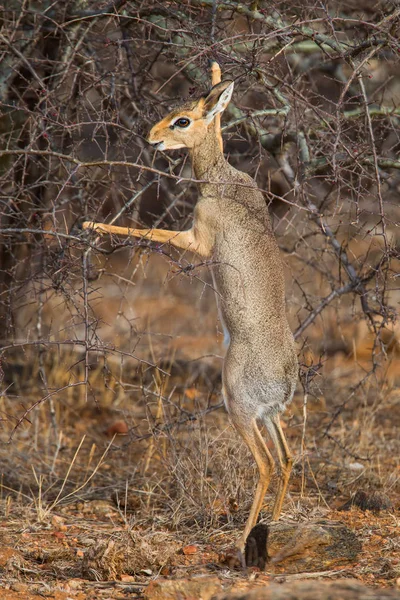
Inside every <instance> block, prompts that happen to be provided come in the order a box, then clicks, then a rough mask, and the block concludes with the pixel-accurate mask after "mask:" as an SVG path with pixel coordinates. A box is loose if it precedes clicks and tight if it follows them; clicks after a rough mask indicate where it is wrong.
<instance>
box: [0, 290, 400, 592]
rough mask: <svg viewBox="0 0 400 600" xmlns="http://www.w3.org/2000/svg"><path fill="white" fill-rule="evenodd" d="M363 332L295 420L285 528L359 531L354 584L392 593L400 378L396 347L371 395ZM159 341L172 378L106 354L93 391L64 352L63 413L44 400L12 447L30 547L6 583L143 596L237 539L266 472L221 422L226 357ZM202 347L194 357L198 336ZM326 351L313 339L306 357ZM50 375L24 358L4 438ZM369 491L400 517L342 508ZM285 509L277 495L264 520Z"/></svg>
mask: <svg viewBox="0 0 400 600" xmlns="http://www.w3.org/2000/svg"><path fill="white" fill-rule="evenodd" d="M167 302H169V300H168V301H167ZM149 305H150V306H153V307H156V310H155V309H154V308H153V310H155V314H154V315H152V314H151V311H150V309H148V307H147V310H148V314H147V316H146V318H147V319H148V321H149V322H150V320H151V319H157V317H158V314H159V312H160V311H161V312H162V310H163V309H162V298H158V305H156V304H155V303H153V304H151V303H150V304H149ZM196 308H197V307H196ZM185 310H189V309H188V308H185V309H184V310H183V313H182V318H183V320H184V319H185V312H184V311H185ZM210 322H211V319H210ZM173 326H175V325H174V324H173ZM215 335H216V334H215V333H212V332H210V330H208V331H207V330H206V329H204V330H202V331H201V332H198V337H199V339H200V342H199V344H198V351H199V354H200V353H201V351H202V350H203V346H202V341H201V340H202V339H204V337H205V338H206V339H207V340H208V342H207V343H208V345H209V347H211V346H212V345H213V344H214V345H217V344H218V339H217V338H215ZM348 335H350V334H348ZM357 335H358V334H357V328H356V327H355V328H354V332H353V340H354V341H353V351H350V352H347V353H346V352H344V351H343V350H341V351H340V352H339V351H338V352H334V353H333V354H332V356H331V357H330V359H329V360H327V361H326V362H325V364H324V366H323V367H322V369H321V370H320V371H319V374H318V376H317V377H316V378H315V379H314V380H313V381H312V383H311V385H310V386H309V389H308V392H307V404H306V406H305V405H304V399H305V396H304V393H303V390H302V389H301V386H300V385H299V387H298V390H297V393H296V396H295V398H294V402H293V404H292V407H291V408H290V411H288V413H287V414H286V415H285V416H284V422H285V430H286V433H287V436H288V439H289V443H290V445H291V447H292V449H293V451H294V454H295V457H296V459H295V465H294V471H293V476H292V479H291V484H290V495H289V497H288V499H287V501H286V504H285V508H284V515H283V518H284V519H286V520H289V521H293V520H294V521H299V522H301V521H307V520H309V519H312V518H315V517H320V516H324V517H327V518H333V519H338V520H341V521H342V522H345V523H347V524H349V525H350V526H351V527H352V528H353V529H354V530H355V531H356V532H357V535H359V537H360V539H361V540H362V542H363V545H364V549H363V552H362V556H361V560H360V562H359V564H358V565H356V566H355V567H354V570H353V575H355V576H356V577H358V578H359V579H361V580H363V581H365V582H368V583H371V584H375V585H377V584H379V585H384V586H387V585H393V584H394V582H395V581H396V579H397V578H398V576H399V569H398V559H397V558H396V554H397V553H398V542H397V541H396V540H397V539H398V538H396V526H397V518H396V516H395V515H396V512H397V510H398V507H399V500H400V485H399V475H400V462H399V455H400V452H399V450H400V448H399V439H398V435H397V432H398V427H399V425H400V394H399V389H398V387H397V379H396V376H395V377H394V378H393V379H392V380H391V379H390V378H388V377H387V369H388V368H390V364H391V363H395V364H397V362H396V361H397V360H398V359H397V350H396V349H394V350H393V351H391V352H390V354H389V358H388V361H387V362H386V363H382V366H381V367H380V368H377V369H376V372H375V374H374V375H373V376H370V377H368V378H366V380H365V381H364V382H363V383H362V384H359V382H360V380H362V374H363V373H365V369H366V367H367V366H368V365H367V362H366V358H365V357H363V358H362V360H361V359H360V358H359V356H358V354H360V352H361V350H360V349H361V348H362V345H363V344H364V343H365V340H364V338H363V337H362V336H361V338H360V339H358V338H357ZM188 337H189V336H186V339H188ZM316 337H318V336H316ZM359 337H360V336H359ZM149 339H150V337H147V351H148V353H149V354H148V355H147V356H148V358H149V359H151V358H152V360H153V361H158V360H159V358H160V355H161V353H162V352H164V351H165V348H166V347H167V351H168V354H166V355H164V356H163V362H162V367H163V370H164V371H165V372H166V373H169V374H166V375H165V374H163V373H160V371H159V370H157V369H153V368H150V367H149V366H145V368H143V366H142V368H140V369H137V368H136V369H135V368H132V367H133V364H134V363H133V361H129V360H128V361H127V362H126V363H125V364H121V362H119V361H118V360H116V359H115V358H111V359H110V360H108V361H107V364H106V368H105V363H104V360H101V359H100V358H98V357H97V358H96V357H93V358H91V361H90V362H91V370H90V375H89V382H90V385H89V386H88V387H89V393H87V391H88V390H87V387H86V386H83V385H82V386H75V387H72V386H71V385H70V384H71V382H79V381H81V380H82V379H83V377H84V370H85V365H84V362H83V361H82V360H80V358H81V355H79V354H77V352H76V351H75V350H71V349H64V348H63V347H62V348H61V349H60V350H59V351H58V352H53V351H47V352H46V354H45V356H44V358H43V359H42V368H44V369H45V372H46V373H47V388H48V390H50V391H51V390H53V389H58V390H60V389H61V390H62V391H60V392H59V393H57V395H55V396H54V398H53V405H54V411H55V412H54V415H51V411H50V405H49V402H43V403H40V404H39V405H38V406H37V408H36V409H35V410H33V411H32V412H31V413H30V414H29V422H28V421H27V420H25V421H23V422H22V423H21V424H20V425H19V426H18V427H17V429H16V430H15V431H14V432H13V433H12V435H13V437H12V441H11V443H10V444H8V445H4V444H3V446H2V451H1V462H2V481H1V488H0V493H1V509H2V529H3V533H4V542H3V545H4V546H6V547H9V548H16V554H12V555H11V557H9V558H8V559H7V560H5V559H4V560H5V564H6V566H5V567H3V569H4V570H3V575H2V584H3V585H8V586H9V585H17V584H18V585H25V584H28V583H29V586H30V591H33V590H34V589H36V590H37V591H39V592H40V590H42V591H43V589H44V588H43V586H47V588H48V589H51V590H53V591H54V590H55V589H56V588H57V586H58V587H60V585H61V588H62V589H64V588H65V590H67V592H68V593H74V594H76V597H79V593H81V592H82V590H86V591H88V590H93V589H96V590H97V591H96V593H97V594H98V597H101V595H102V594H103V593H104V594H105V597H110V596H109V595H108V596H107V594H110V593H111V592H110V588H109V587H107V586H106V584H105V583H104V582H105V581H115V582H119V583H118V584H117V583H115V585H114V592H113V593H114V596H113V597H115V598H117V597H119V595H118V594H119V593H122V591H121V590H123V591H126V590H128V589H129V590H130V591H131V592H132V593H135V594H136V593H138V594H139V592H140V590H142V589H143V587H144V586H146V584H147V583H148V581H149V580H150V579H151V578H153V577H154V576H157V574H160V573H161V574H163V575H164V576H173V577H179V576H180V577H186V576H188V575H190V574H195V573H202V572H207V571H208V572H210V571H213V570H215V568H217V567H216V565H218V564H220V556H221V555H223V553H224V552H225V551H226V550H227V549H229V548H230V547H231V546H232V545H233V543H234V542H235V540H236V539H237V537H238V535H239V532H240V530H241V528H242V527H243V525H244V522H245V519H246V516H247V513H248V510H249V507H250V504H251V500H252V494H253V489H254V477H255V474H256V470H255V467H254V464H253V462H252V459H251V457H250V455H249V452H248V450H247V448H246V447H245V446H244V445H243V443H242V442H241V441H240V440H239V439H238V436H237V434H236V432H235V431H234V430H233V428H232V427H231V425H230V424H229V421H228V418H227V415H226V414H225V411H224V410H223V409H218V410H215V411H210V407H211V406H215V405H217V404H218V403H219V402H220V364H221V361H220V359H219V358H218V357H217V356H214V357H211V358H207V359H205V360H204V361H203V362H202V363H201V368H199V362H200V361H195V362H190V361H188V360H186V361H185V360H184V359H183V358H182V355H180V354H179V353H180V349H179V348H178V349H177V348H176V347H173V346H171V345H170V344H169V342H168V344H169V349H168V344H167V345H165V344H163V338H161V342H160V340H158V343H155V342H154V338H151V339H152V340H153V341H152V344H150V345H149V343H148V342H149ZM190 339H191V344H192V348H193V349H195V348H196V347H197V346H196V343H197V341H198V339H197V337H196V335H195V333H192V334H191V338H190ZM331 341H332V339H331ZM189 345H190V344H189ZM350 346H351V344H350ZM143 347H144V348H145V347H146V346H145V345H144V346H143ZM149 348H150V350H149ZM354 348H355V350H356V351H354ZM357 348H358V352H357ZM311 352H312V340H311V342H310V343H309V345H308V349H306V353H305V359H307V360H310V357H311ZM361 354H362V353H361ZM177 356H178V358H177ZM43 361H44V362H43ZM39 366H40V365H39V362H38V354H37V353H36V352H35V351H32V352H31V353H29V352H25V353H24V354H22V353H18V352H15V354H14V355H13V356H12V357H11V359H10V371H9V373H11V378H12V382H11V383H12V387H11V388H10V389H9V390H8V392H7V394H4V395H3V396H2V398H1V413H2V415H3V416H7V418H6V419H5V421H4V422H3V430H2V438H3V441H4V442H6V441H7V439H8V437H9V435H10V433H11V430H12V428H13V427H14V425H15V423H16V421H15V419H16V418H18V414H22V413H23V412H24V410H25V409H26V407H28V406H29V405H31V404H32V403H33V402H34V401H35V400H36V399H38V398H40V397H41V395H42V396H43V386H41V385H40V378H39V377H38V376H37V373H38V368H39ZM41 388H42V389H41ZM11 391H12V392H13V393H11ZM94 399H95V400H94ZM11 417H12V418H11ZM305 417H306V420H305ZM119 431H123V432H126V433H123V434H121V433H118V432H119ZM273 489H274V482H272V485H271V491H272V490H273ZM357 490H364V491H366V492H369V491H376V490H378V491H381V492H384V493H385V494H386V495H388V496H389V497H390V499H391V502H392V503H393V506H394V507H395V511H396V512H395V513H393V512H390V511H389V512H387V511H384V512H383V513H381V514H372V513H370V512H367V513H364V512H362V511H361V510H359V509H357V508H354V509H351V510H350V512H337V509H338V508H339V507H340V506H341V505H343V504H344V503H345V502H346V501H347V500H348V499H349V498H350V496H351V495H352V494H353V493H354V492H356V491H357ZM270 502H271V495H269V494H268V495H267V497H266V500H265V506H264V511H263V517H264V518H268V514H269V509H270ZM187 545H194V546H195V553H194V554H193V555H191V554H184V553H183V552H182V549H183V548H185V547H186V546H187ZM378 549H379V552H378V551H377V550H378ZM234 577H236V578H237V577H239V579H240V578H243V577H244V578H245V579H246V577H247V576H246V575H243V574H241V575H240V574H236V575H234ZM96 581H97V582H103V586H104V587H101V585H102V584H101V583H95V582H96ZM60 582H61V583H60ZM63 582H64V583H63ZM90 582H92V583H90ZM18 585H17V588H18ZM249 585H250V584H249ZM62 586H64V588H63V587H62ZM68 586H69V587H68ZM71 586H72V587H71ZM74 586H75V588H74ZM91 586H92V587H91ZM93 586H98V587H95V588H93ZM118 586H119V587H118ZM129 586H130V587H129Z"/></svg>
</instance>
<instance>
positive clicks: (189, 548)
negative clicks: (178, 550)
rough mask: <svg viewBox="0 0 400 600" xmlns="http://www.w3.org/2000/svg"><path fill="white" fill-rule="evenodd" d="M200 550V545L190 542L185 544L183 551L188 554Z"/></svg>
mask: <svg viewBox="0 0 400 600" xmlns="http://www.w3.org/2000/svg"><path fill="white" fill-rule="evenodd" d="M198 551H199V549H198V547H197V546H195V545H194V544H189V545H188V546H184V547H183V548H182V552H183V554H185V555H186V556H187V555H189V554H197V552H198Z"/></svg>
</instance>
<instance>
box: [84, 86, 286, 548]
mask: <svg viewBox="0 0 400 600" xmlns="http://www.w3.org/2000/svg"><path fill="white" fill-rule="evenodd" d="M232 92H233V82H231V81H224V82H222V83H218V84H217V85H214V87H213V88H212V89H211V90H210V92H208V93H207V94H205V95H204V96H201V97H200V98H199V99H197V100H194V101H190V102H187V103H185V104H183V105H182V106H180V107H179V108H177V109H175V110H173V111H172V112H170V113H169V115H168V116H166V117H165V118H164V119H162V120H161V121H160V122H159V123H157V124H156V125H154V127H153V128H152V129H151V131H150V134H149V138H148V141H149V142H150V143H151V144H152V145H154V146H155V147H156V148H157V149H158V150H175V149H178V148H188V149H189V153H190V156H191V160H192V164H193V168H194V174H195V177H196V179H197V180H199V181H200V183H198V187H199V192H200V194H199V196H200V197H199V200H198V202H197V205H196V207H195V210H194V218H193V225H192V227H191V228H190V229H189V230H187V231H168V230H162V229H150V230H147V229H130V228H126V227H116V226H112V225H105V224H102V223H91V222H86V223H84V227H85V228H89V229H93V230H95V231H96V232H99V233H114V234H120V235H129V236H135V237H143V238H145V239H148V240H152V241H155V242H161V243H165V244H171V246H174V247H175V248H179V249H182V250H189V251H191V252H194V253H196V254H198V255H199V256H201V257H202V258H204V259H207V260H210V261H212V265H213V266H212V267H211V269H212V274H213V279H214V284H215V286H216V288H217V293H218V298H219V300H218V303H219V309H220V313H221V320H222V322H223V326H224V328H225V329H226V330H227V332H228V334H229V346H228V349H227V352H226V356H225V360H224V364H223V395H224V399H225V404H226V408H227V410H228V413H229V415H230V418H231V420H232V423H233V424H234V426H235V427H236V429H237V431H238V432H239V433H240V435H241V436H242V438H243V439H244V441H245V442H246V444H247V445H248V447H249V449H250V451H251V453H252V454H253V456H254V459H255V461H256V463H257V466H258V470H259V480H258V484H257V489H256V492H255V496H254V501H253V505H252V507H251V510H250V514H249V517H248V519H247V523H246V526H245V528H244V532H243V535H242V536H241V538H240V541H239V543H238V548H239V550H240V551H241V552H243V551H244V547H245V543H246V539H247V536H248V534H249V533H250V531H251V529H252V528H253V526H254V525H255V524H256V522H257V519H258V516H259V513H260V510H261V506H262V503H263V500H264V496H265V493H266V491H267V488H268V484H269V482H270V479H271V475H272V472H273V468H274V460H273V458H272V456H271V453H270V452H269V450H268V448H267V446H266V444H265V441H264V439H263V437H262V435H261V433H260V429H259V427H258V423H260V424H264V425H265V427H266V429H267V431H268V433H269V435H270V436H271V439H272V441H273V443H274V445H275V447H276V453H277V457H278V460H279V466H280V469H279V483H278V489H277V494H276V499H275V503H274V507H273V510H272V519H273V520H276V519H278V518H279V515H280V513H281V510H282V504H283V500H284V497H285V493H286V489H287V485H288V480H289V476H290V471H291V468H292V456H291V454H290V451H289V448H288V445H287V442H286V439H285V436H284V434H283V431H282V428H281V425H280V421H279V415H280V413H282V412H283V411H284V410H285V407H286V406H287V405H288V404H289V403H290V401H291V400H292V397H293V393H294V389H295V386H296V379H297V369H298V367H297V359H296V352H295V345H294V340H293V336H292V333H291V331H290V328H289V324H288V321H287V317H286V312H285V288H284V275H283V264H282V260H281V257H280V253H279V250H278V246H277V243H276V240H275V237H274V234H273V232H272V228H271V223H270V219H269V215H268V209H267V206H266V203H265V200H264V197H263V195H262V193H261V192H260V191H259V190H258V189H257V185H256V183H255V182H254V181H253V179H252V178H251V177H250V176H249V175H247V174H246V173H242V172H241V171H238V170H236V169H235V168H234V167H232V166H231V165H230V164H229V163H228V162H227V161H226V160H225V158H224V155H223V152H222V149H221V148H222V140H221V137H220V135H221V134H220V129H219V118H220V117H219V115H220V114H221V113H222V112H223V111H224V110H225V108H226V107H227V105H228V104H229V102H230V99H231V96H232Z"/></svg>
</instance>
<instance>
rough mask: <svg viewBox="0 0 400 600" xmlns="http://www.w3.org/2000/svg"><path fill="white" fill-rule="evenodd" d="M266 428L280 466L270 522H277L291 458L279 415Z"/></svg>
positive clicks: (288, 476) (291, 461)
mask: <svg viewBox="0 0 400 600" xmlns="http://www.w3.org/2000/svg"><path fill="white" fill-rule="evenodd" d="M267 428H268V432H269V434H270V436H271V438H272V441H273V442H274V445H275V447H276V452H277V455H278V460H279V465H280V474H279V483H278V489H277V492H276V498H275V503H274V508H273V509H272V520H273V521H277V520H278V519H279V516H280V514H281V512H282V505H283V501H284V499H285V495H286V490H287V486H288V483H289V478H290V473H291V471H292V465H293V457H292V455H291V453H290V450H289V446H288V444H287V441H286V438H285V435H284V433H283V431H282V426H281V423H280V420H279V415H277V416H276V417H273V418H272V419H271V420H270V421H269V422H268V423H267Z"/></svg>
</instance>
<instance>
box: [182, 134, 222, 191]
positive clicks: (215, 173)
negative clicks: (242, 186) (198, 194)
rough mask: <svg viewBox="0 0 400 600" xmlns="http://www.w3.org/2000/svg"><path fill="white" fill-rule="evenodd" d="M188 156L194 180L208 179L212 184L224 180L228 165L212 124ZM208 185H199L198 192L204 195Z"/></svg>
mask: <svg viewBox="0 0 400 600" xmlns="http://www.w3.org/2000/svg"><path fill="white" fill-rule="evenodd" d="M190 156H191V159H192V165H193V169H194V174H195V177H196V179H206V180H207V179H208V180H210V181H214V182H215V181H221V180H224V179H225V176H224V175H225V172H226V168H227V167H228V163H227V161H226V160H225V158H224V155H223V153H222V151H221V148H220V142H219V138H218V136H217V133H216V131H215V127H214V123H212V124H211V125H210V126H209V127H208V130H207V134H206V136H205V137H204V138H203V139H202V140H201V142H200V143H198V144H196V145H195V146H194V147H193V148H191V150H190ZM208 185H209V184H206V183H205V184H204V183H202V184H199V187H200V191H202V192H203V193H204V191H205V188H207V186H208ZM211 185H212V184H211Z"/></svg>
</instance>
